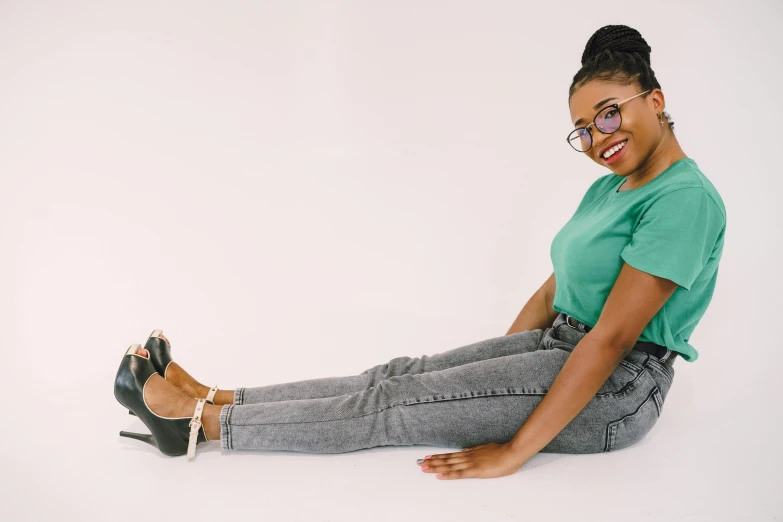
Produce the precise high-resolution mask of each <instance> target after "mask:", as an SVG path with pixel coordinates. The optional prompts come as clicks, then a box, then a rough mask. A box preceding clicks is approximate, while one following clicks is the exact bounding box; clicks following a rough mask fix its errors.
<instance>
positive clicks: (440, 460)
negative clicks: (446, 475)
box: [419, 451, 468, 466]
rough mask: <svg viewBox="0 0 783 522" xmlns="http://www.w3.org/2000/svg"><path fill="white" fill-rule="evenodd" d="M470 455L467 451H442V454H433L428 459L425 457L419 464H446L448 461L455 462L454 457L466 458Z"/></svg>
mask: <svg viewBox="0 0 783 522" xmlns="http://www.w3.org/2000/svg"><path fill="white" fill-rule="evenodd" d="M467 456H468V453H467V452H462V451H458V452H456V453H442V454H440V455H432V456H431V457H430V458H428V459H424V460H423V461H422V462H421V463H420V464H419V465H421V466H437V465H438V464H444V463H448V462H454V459H464V458H466V457H467Z"/></svg>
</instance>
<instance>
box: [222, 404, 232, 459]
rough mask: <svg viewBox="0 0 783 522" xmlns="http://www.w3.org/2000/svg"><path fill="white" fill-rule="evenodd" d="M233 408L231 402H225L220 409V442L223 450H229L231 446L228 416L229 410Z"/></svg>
mask: <svg viewBox="0 0 783 522" xmlns="http://www.w3.org/2000/svg"><path fill="white" fill-rule="evenodd" d="M233 409H234V405H233V404H225V405H224V406H223V408H221V410H220V442H221V445H222V447H223V449H225V450H230V449H231V446H232V445H231V426H230V424H229V418H230V416H231V410H233Z"/></svg>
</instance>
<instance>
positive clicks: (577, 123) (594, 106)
mask: <svg viewBox="0 0 783 522" xmlns="http://www.w3.org/2000/svg"><path fill="white" fill-rule="evenodd" d="M617 99H618V98H617V96H613V97H611V98H607V99H605V100H601V101H599V102H598V103H596V104H595V105H593V110H594V111H597V110H598V107H600V106H601V105H603V104H604V103H606V102H608V101H611V100H617ZM583 121H584V120H583V119H582V118H579V119H578V120H576V121H575V122H574V127H576V126H577V125H579V124H580V123H582V122H583Z"/></svg>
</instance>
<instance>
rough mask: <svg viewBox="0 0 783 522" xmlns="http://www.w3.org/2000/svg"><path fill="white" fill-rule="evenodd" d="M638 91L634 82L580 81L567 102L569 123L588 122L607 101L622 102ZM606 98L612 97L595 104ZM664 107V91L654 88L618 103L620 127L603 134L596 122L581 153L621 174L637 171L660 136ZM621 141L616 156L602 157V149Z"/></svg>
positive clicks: (579, 124)
mask: <svg viewBox="0 0 783 522" xmlns="http://www.w3.org/2000/svg"><path fill="white" fill-rule="evenodd" d="M640 92H643V91H642V89H640V88H639V86H638V85H635V84H632V85H618V84H615V83H608V82H604V81H597V80H594V81H591V82H589V83H587V84H585V85H583V86H582V87H580V88H579V89H578V90H577V91H576V92H575V93H574V94H573V96H572V97H571V101H570V102H569V108H570V111H571V123H572V124H574V123H575V125H573V127H572V129H575V128H577V127H585V126H587V125H588V124H589V123H592V121H593V118H595V115H596V114H597V113H598V112H599V111H600V110H601V109H603V108H604V107H606V106H607V105H611V104H613V103H617V102H621V101H623V100H625V99H626V98H630V97H631V96H634V95H635V94H639V93H640ZM607 98H613V99H610V100H609V101H606V102H604V103H602V104H601V105H600V106H599V107H598V108H594V106H595V105H596V104H597V103H599V102H601V101H602V100H606V99H607ZM663 109H664V105H663V93H662V92H661V90H660V89H653V90H652V91H650V92H649V93H648V94H647V95H646V96H638V97H636V98H634V99H632V100H630V101H627V102H625V103H623V104H621V105H620V114H621V116H622V123H621V125H620V128H618V129H617V130H616V131H615V132H613V133H612V134H604V133H603V132H601V131H599V130H598V129H596V128H595V125H593V126H591V127H590V133H591V135H592V138H593V146H592V147H591V148H590V150H588V151H586V152H584V153H583V154H585V155H587V156H589V157H590V159H592V160H593V161H595V162H596V163H598V164H599V165H601V166H604V167H607V168H609V169H611V170H612V172H614V173H615V174H618V175H620V176H625V175H628V174H631V173H633V172H636V171H637V170H639V169H640V167H641V166H642V165H644V164H645V162H646V161H647V159H648V158H649V157H650V155H651V154H652V153H653V151H654V150H655V149H656V147H657V146H658V145H659V144H660V142H661V140H662V139H663V136H664V133H663V128H664V127H661V125H660V123H659V121H658V116H657V115H658V114H661V113H662V112H663ZM580 119H581V121H579V120H580ZM625 140H627V141H625ZM620 141H625V145H623V148H622V149H620V150H619V151H618V152H616V153H615V158H614V159H612V158H609V160H608V161H607V160H606V159H604V157H603V155H602V154H601V152H602V151H603V150H604V149H606V148H607V147H609V146H610V145H612V144H615V143H617V142H620Z"/></svg>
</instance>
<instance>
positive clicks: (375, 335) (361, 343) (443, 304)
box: [0, 0, 783, 522]
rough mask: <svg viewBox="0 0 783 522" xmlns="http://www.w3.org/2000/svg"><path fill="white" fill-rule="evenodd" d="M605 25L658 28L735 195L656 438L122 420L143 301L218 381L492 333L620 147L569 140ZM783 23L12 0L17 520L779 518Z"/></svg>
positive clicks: (337, 365)
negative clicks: (510, 467) (195, 433)
mask: <svg viewBox="0 0 783 522" xmlns="http://www.w3.org/2000/svg"><path fill="white" fill-rule="evenodd" d="M607 24H626V25H630V26H631V27H634V28H636V29H638V30H639V31H640V32H641V34H642V35H643V36H644V38H645V39H646V40H647V42H648V43H649V44H650V46H651V47H652V49H653V51H652V68H653V70H654V71H655V73H656V75H657V77H658V79H659V81H660V82H661V85H662V88H663V91H664V94H665V96H666V101H667V106H666V110H667V112H668V113H669V114H671V117H672V119H673V120H674V122H675V129H676V135H677V137H678V139H679V141H680V144H681V145H682V147H683V149H684V150H685V152H686V154H687V155H688V156H689V157H691V158H693V159H694V160H696V162H697V163H698V165H699V166H700V167H701V169H702V170H703V172H704V173H705V174H706V175H707V177H708V178H709V179H710V180H711V181H712V182H713V183H714V184H715V186H716V187H717V189H718V191H719V192H720V193H721V195H722V197H723V200H724V202H725V205H726V209H727V216H728V225H727V228H728V230H727V234H726V244H725V250H724V255H723V260H722V263H721V268H720V272H719V277H718V284H717V289H716V292H715V295H714V298H713V301H712V304H711V306H710V308H709V310H708V311H707V313H706V315H705V317H704V319H703V320H702V322H701V323H700V325H699V326H698V327H697V329H696V332H695V333H694V335H693V336H692V338H691V343H692V344H693V345H694V346H695V347H696V349H697V350H699V353H700V357H699V359H698V360H697V361H696V362H694V363H688V362H685V361H684V360H682V359H681V358H678V359H677V361H676V364H675V369H676V372H677V376H676V378H675V382H674V385H673V388H672V391H671V393H670V395H669V396H668V398H667V402H666V407H665V413H664V414H663V416H662V418H661V420H660V421H659V422H658V423H657V424H656V426H655V428H654V429H653V431H652V432H650V433H649V434H648V436H647V437H646V438H645V439H644V440H643V441H642V442H640V443H638V444H637V445H635V446H633V447H631V448H628V449H627V450H624V451H620V452H617V453H611V454H598V455H555V454H539V455H537V456H535V457H533V458H532V459H531V460H530V461H529V462H528V463H527V464H526V465H525V466H524V467H523V468H522V469H521V470H520V471H519V472H517V473H516V474H514V475H511V476H507V477H503V478H498V479H489V480H476V479H465V480H455V481H440V480H438V479H436V478H435V477H434V476H433V475H430V474H425V473H422V472H421V471H420V470H419V468H418V466H416V464H415V461H416V459H417V458H421V457H423V456H424V455H426V454H429V453H432V452H433V451H434V452H449V451H457V450H458V448H433V447H427V446H413V447H384V448H374V449H369V450H362V451H358V452H353V453H349V454H341V455H316V454H304V453H296V452H272V451H269V452H266V451H258V452H222V451H221V450H220V446H219V443H216V442H213V443H209V444H206V445H200V446H199V450H198V453H199V455H198V456H197V457H196V459H194V460H193V461H191V462H187V461H186V459H185V458H184V457H181V458H169V457H165V456H163V455H161V454H160V453H158V452H157V450H156V449H155V448H153V447H151V446H147V445H144V444H143V443H141V442H138V441H133V440H130V439H124V438H123V439H121V438H120V437H119V436H118V431H119V430H131V431H146V428H145V427H144V426H143V425H142V423H141V422H140V421H138V420H136V419H135V418H133V417H130V416H129V415H128V414H127V412H126V411H125V410H124V409H123V408H122V407H121V406H120V405H119V404H118V403H117V402H116V400H115V399H114V396H113V394H112V391H111V388H112V386H113V379H114V375H115V372H116V370H117V365H118V364H119V362H120V359H121V357H122V354H123V353H124V350H125V349H126V348H127V347H128V346H129V345H130V344H132V343H143V342H144V341H145V340H146V338H147V336H148V335H149V333H150V331H151V330H152V329H154V328H161V329H163V331H164V333H165V334H166V335H167V336H168V337H169V338H170V339H171V342H172V347H173V354H174V359H175V360H176V361H177V362H179V363H180V364H181V365H182V366H184V367H185V368H186V369H187V370H188V371H189V372H190V373H191V374H193V375H194V376H196V377H197V378H199V380H201V381H202V382H203V383H205V384H207V385H212V384H218V385H219V386H220V387H221V388H223V389H232V388H234V387H237V386H258V385H263V384H270V383H277V382H285V381H292V380H300V379H308V378H315V377H325V376H332V375H350V374H356V373H359V372H361V371H363V370H365V369H366V368H369V367H370V366H373V365H375V364H380V363H383V362H386V361H387V360H388V359H390V358H392V357H396V356H400V355H409V356H419V355H422V354H432V353H437V352H440V351H444V350H447V349H451V348H455V347H458V346H463V345H466V344H469V343H473V342H476V341H479V340H482V339H486V338H490V337H496V336H500V335H503V334H505V333H506V331H507V330H508V328H509V327H510V325H511V323H512V322H513V320H514V318H515V317H516V315H517V314H518V313H519V311H520V309H521V308H522V306H523V305H524V304H525V302H526V301H527V300H528V299H529V298H530V296H531V295H532V293H533V292H534V291H536V290H537V289H538V288H539V287H540V286H541V284H543V282H544V281H545V280H546V278H547V277H548V276H549V274H550V273H551V272H552V265H551V260H550V258H549V247H550V243H551V240H552V238H553V237H554V235H555V234H556V233H557V231H558V230H559V229H560V227H562V225H563V224H565V222H566V221H567V220H568V219H569V217H570V216H571V215H572V213H573V211H574V210H575V208H576V205H577V204H578V203H579V201H580V200H581V197H582V196H583V195H584V193H585V191H586V190H587V188H588V187H589V186H590V184H591V183H592V182H593V181H594V180H595V179H596V178H597V177H598V176H601V175H603V174H606V173H608V172H609V171H608V170H606V169H603V168H601V167H600V166H598V165H596V164H594V163H592V162H591V161H590V160H589V159H587V158H585V157H584V156H582V155H580V154H577V153H575V152H573V151H572V150H570V149H569V147H568V145H567V144H566V142H565V136H566V134H567V132H568V131H569V130H570V128H572V125H571V121H570V116H569V111H568V101H567V98H568V87H569V85H570V82H571V80H572V78H573V75H574V74H575V73H576V72H577V70H578V69H579V66H580V58H581V54H582V51H583V49H584V46H585V43H586V42H587V40H588V38H589V37H590V35H592V33H593V32H594V31H595V30H597V29H598V28H599V27H601V26H603V25H607ZM781 30H783V7H781V4H780V3H779V2H772V1H769V2H761V1H755V2H751V1H746V2H741V3H737V2H726V1H724V2H715V1H712V2H686V3H685V4H684V5H683V4H682V2H674V1H659V2H656V3H654V4H642V3H621V4H617V5H614V4H585V3H584V2H578V1H569V2H548V3H535V4H532V3H531V4H528V3H524V2H513V1H504V2H500V1H491V2H490V1H484V2H466V1H460V2H455V1H448V2H447V1H445V0H444V1H438V2H435V1H416V2H414V1H405V2H358V1H354V2H347V1H345V2H335V1H315V0H313V1H292V0H286V1H276V2H272V1H269V2H221V3H218V2H206V1H192V0H191V1H188V2H184V1H180V2H173V1H171V2H165V4H164V3H160V2H139V1H137V2H111V1H101V2H99V1H93V2H87V1H79V2H77V1H71V2H67V3H61V2H43V1H29V2H22V1H10V0H5V1H2V2H0V70H1V71H2V79H0V241H2V255H0V314H1V315H0V317H2V328H1V329H0V343H1V344H2V356H3V358H2V360H3V365H4V369H5V371H4V373H3V375H4V376H5V377H6V379H5V382H4V383H3V385H4V386H3V387H4V390H5V394H4V395H5V401H4V402H5V406H4V411H3V418H4V422H3V428H2V429H1V430H0V458H1V459H2V468H3V469H4V473H3V475H2V477H3V478H2V484H0V486H1V487H0V498H1V499H2V502H0V518H2V519H3V520H8V521H21V520H25V521H26V520H35V521H40V520H54V519H55V517H57V518H58V519H63V517H64V518H65V519H68V520H77V519H79V520H112V521H126V520H127V521H131V520H133V521H136V520H139V517H144V519H145V520H169V519H172V517H182V516H183V515H184V514H188V515H190V516H192V518H191V519H192V520H208V519H209V520H221V519H243V518H249V517H251V516H252V517H253V519H254V520H307V521H312V520H330V521H348V520H367V519H368V518H369V517H371V518H373V519H375V520H400V519H403V518H407V519H411V520H446V519H448V520H453V521H460V520H471V521H473V520H533V519H544V520H580V521H592V520H607V519H610V518H614V517H623V519H624V520H642V521H651V520H682V521H688V522H695V521H716V520H731V521H736V520H753V521H766V520H780V517H781V516H783V506H781V500H780V496H779V491H780V467H781V465H782V464H783V452H781V450H780V446H779V444H778V441H779V428H780V427H781V416H782V415H781V412H782V411H783V408H781V405H780V399H781V393H780V391H779V390H780V389H779V386H778V383H779V377H778V373H779V371H778V370H779V368H778V367H777V366H776V364H779V362H780V358H779V356H778V352H779V350H780V346H781V342H780V339H779V335H778V331H777V329H778V328H779V325H780V324H781V318H780V316H779V314H780V313H781V292H782V291H783V288H781V276H780V273H779V266H780V255H781V249H780V247H781V244H780V243H781V241H780V240H781V236H782V234H781V232H780V226H781V223H780V204H779V202H778V197H779V195H780V194H781V190H783V184H781V181H780V168H779V163H778V160H777V153H778V152H780V137H781V132H782V131H781V124H783V111H782V110H781V107H782V106H783V105H782V104H781V102H780V99H781V95H780V88H781V83H782V82H781V80H782V79H783V74H781V67H780V51H779V46H778V41H777V40H778V36H779V35H780V34H781ZM776 430H778V431H777V436H776ZM775 515H777V517H778V518H777V519H776V518H774V516H775Z"/></svg>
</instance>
